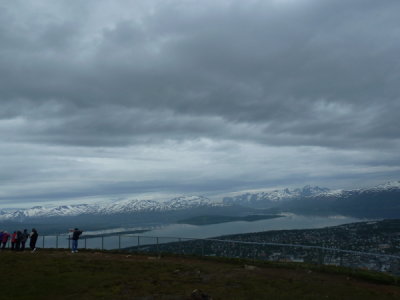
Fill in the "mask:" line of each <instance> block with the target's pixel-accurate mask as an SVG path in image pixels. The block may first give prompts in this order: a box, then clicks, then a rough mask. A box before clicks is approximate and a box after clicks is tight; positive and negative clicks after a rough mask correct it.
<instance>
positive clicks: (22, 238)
mask: <svg viewBox="0 0 400 300" xmlns="http://www.w3.org/2000/svg"><path fill="white" fill-rule="evenodd" d="M28 237H29V233H28V229H24V232H23V233H22V234H21V249H20V250H21V251H24V250H25V243H26V241H27V240H28Z"/></svg>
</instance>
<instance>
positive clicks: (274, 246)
mask: <svg viewBox="0 0 400 300" xmlns="http://www.w3.org/2000/svg"><path fill="white" fill-rule="evenodd" d="M71 244H72V243H71V238H70V236H68V235H46V236H39V238H38V240H37V243H36V246H37V247H38V248H54V249H69V248H71ZM27 246H29V240H28V241H27ZM78 246H79V248H81V249H82V248H84V249H99V250H125V251H135V252H148V253H156V254H161V253H175V254H184V255H201V256H221V257H233V258H246V259H253V260H268V261H288V262H289V261H293V262H306V263H314V264H323V265H337V266H346V267H354V268H365V269H370V270H376V271H383V272H390V273H392V274H396V275H400V255H398V254H397V253H395V254H387V253H371V252H367V251H358V250H343V249H336V248H329V247H321V246H311V245H299V244H283V243H270V242H252V241H237V240H228V239H213V238H208V239H199V238H180V237H157V236H140V235H132V234H117V235H96V236H82V237H81V238H80V239H79V245H78ZM8 248H10V241H8Z"/></svg>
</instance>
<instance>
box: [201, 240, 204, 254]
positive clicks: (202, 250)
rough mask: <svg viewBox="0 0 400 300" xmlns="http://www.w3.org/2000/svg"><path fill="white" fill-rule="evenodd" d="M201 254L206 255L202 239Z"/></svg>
mask: <svg viewBox="0 0 400 300" xmlns="http://www.w3.org/2000/svg"><path fill="white" fill-rule="evenodd" d="M201 256H204V240H201Z"/></svg>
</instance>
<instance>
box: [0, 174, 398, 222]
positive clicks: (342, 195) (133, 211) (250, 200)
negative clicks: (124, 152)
mask: <svg viewBox="0 0 400 300" xmlns="http://www.w3.org/2000/svg"><path fill="white" fill-rule="evenodd" d="M271 212H279V213H281V212H292V213H297V214H313V215H345V216H354V217H360V218H400V181H395V182H389V183H386V184H383V185H378V186H375V187H371V188H364V189H353V190H329V189H328V188H321V187H317V186H315V187H312V186H305V187H303V188H296V189H289V188H285V189H280V190H273V191H268V192H267V191H264V192H254V193H243V194H239V195H236V196H230V197H223V198H222V200H211V199H209V198H206V197H203V196H182V197H177V198H173V199H170V200H167V201H155V200H137V199H135V200H130V199H129V200H119V201H114V202H111V203H104V204H78V205H62V206H58V207H43V206H35V207H32V208H29V209H18V210H2V211H0V222H2V223H4V222H31V223H35V222H36V223H41V224H43V223H58V222H74V224H76V223H85V224H86V223H88V222H91V223H92V224H95V223H106V222H111V223H113V224H119V225H121V224H131V223H132V222H136V223H140V222H156V223H157V222H175V221H177V220H179V218H187V217H193V216H199V215H216V214H219V215H230V216H243V215H246V214H263V213H271Z"/></svg>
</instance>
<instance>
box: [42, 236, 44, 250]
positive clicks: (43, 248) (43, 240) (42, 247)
mask: <svg viewBox="0 0 400 300" xmlns="http://www.w3.org/2000/svg"><path fill="white" fill-rule="evenodd" d="M42 246H43V247H42V248H43V249H44V235H43V236H42Z"/></svg>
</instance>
